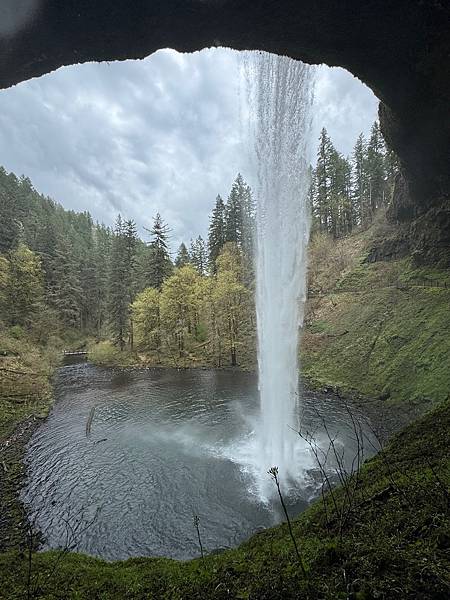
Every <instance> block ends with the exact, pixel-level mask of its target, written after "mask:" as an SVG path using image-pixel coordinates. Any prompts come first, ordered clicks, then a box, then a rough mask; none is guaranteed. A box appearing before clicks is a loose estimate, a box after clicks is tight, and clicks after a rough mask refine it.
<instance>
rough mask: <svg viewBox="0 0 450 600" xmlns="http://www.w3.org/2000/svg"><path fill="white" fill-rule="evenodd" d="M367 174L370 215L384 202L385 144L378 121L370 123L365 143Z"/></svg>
mask: <svg viewBox="0 0 450 600" xmlns="http://www.w3.org/2000/svg"><path fill="white" fill-rule="evenodd" d="M367 174H368V180H369V206H370V214H371V216H372V215H373V213H374V212H375V211H376V209H377V208H379V207H380V206H383V205H384V203H385V180H386V174H385V146H384V140H383V137H382V135H381V131H380V126H379V125H378V122H377V121H375V123H374V124H373V125H372V129H371V133H370V139H369V143H368V144H367Z"/></svg>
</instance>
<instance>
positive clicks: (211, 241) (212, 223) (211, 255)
mask: <svg viewBox="0 0 450 600" xmlns="http://www.w3.org/2000/svg"><path fill="white" fill-rule="evenodd" d="M224 244H225V205H224V203H223V200H222V198H221V196H220V195H218V196H217V198H216V205H215V206H214V209H213V211H212V213H211V216H210V220H209V232H208V265H209V269H210V271H211V273H213V274H215V273H216V270H217V267H216V260H217V257H218V256H219V254H220V252H221V251H222V248H223V245H224Z"/></svg>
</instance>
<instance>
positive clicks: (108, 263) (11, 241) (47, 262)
mask: <svg viewBox="0 0 450 600" xmlns="http://www.w3.org/2000/svg"><path fill="white" fill-rule="evenodd" d="M253 227H254V205H253V198H252V194H251V191H250V188H249V186H248V185H247V184H246V183H245V182H244V180H243V178H242V176H241V175H238V176H237V178H236V180H235V182H234V183H233V186H232V188H231V191H230V194H229V197H228V199H227V201H226V202H224V201H223V200H222V199H221V197H220V196H218V197H217V199H216V202H215V206H214V209H213V211H212V214H211V218H210V228H209V236H208V242H207V243H205V242H204V241H203V239H202V238H201V237H200V236H199V237H198V238H197V239H195V240H191V243H190V247H189V250H188V248H187V247H186V245H185V244H182V245H181V246H180V248H179V249H178V253H177V256H176V259H175V261H172V259H171V253H170V235H169V231H170V230H169V228H168V226H167V225H166V224H165V223H164V222H163V220H162V218H161V216H160V215H159V214H157V215H156V216H155V218H154V220H153V227H152V228H151V229H150V230H149V231H148V237H149V239H148V241H147V242H144V241H142V240H141V239H139V237H138V235H137V227H136V223H135V222H134V221H133V220H130V219H123V218H122V217H121V216H120V215H119V216H118V217H117V220H116V223H115V226H114V228H110V227H106V226H105V225H102V224H98V223H94V221H93V220H92V217H91V216H90V214H89V213H87V212H85V213H76V212H74V211H68V210H65V209H63V208H62V206H61V205H59V204H58V203H56V202H55V201H53V200H52V199H51V198H48V197H45V196H43V195H41V194H39V193H38V192H37V191H36V190H35V189H34V188H33V185H32V183H31V181H30V180H29V179H28V178H26V177H20V178H18V177H16V176H15V175H14V174H13V173H7V172H6V171H5V170H4V169H3V168H0V325H1V324H3V326H6V327H9V328H15V330H16V331H17V333H19V331H20V329H23V330H27V331H28V332H29V333H30V334H32V336H33V337H34V338H35V339H36V341H38V342H39V343H43V344H45V343H47V342H48V340H49V338H51V337H52V336H60V337H62V336H63V334H64V331H66V330H67V329H76V330H79V331H80V332H83V333H85V334H86V335H93V336H96V337H97V338H98V339H102V338H109V339H111V340H113V341H114V343H115V344H117V346H118V347H120V348H121V349H123V348H125V347H126V346H131V347H132V346H133V345H134V338H135V337H136V340H137V341H138V342H139V345H140V347H141V348H145V349H146V350H149V349H150V348H154V350H155V352H158V353H160V352H161V350H162V346H161V348H160V347H159V346H158V345H156V346H155V344H154V340H155V331H154V327H152V329H151V332H149V330H148V325H149V323H148V322H146V323H145V325H144V324H143V304H142V299H143V297H144V296H142V293H143V292H144V290H146V294H145V297H147V298H148V299H149V298H151V290H154V291H155V293H156V294H157V297H158V299H159V300H158V302H159V301H160V302H161V310H160V309H159V308H158V311H159V310H160V317H158V319H159V321H158V323H159V325H158V327H159V328H160V330H159V333H158V335H157V336H156V337H157V338H158V336H159V339H160V340H161V345H164V348H165V352H171V353H172V352H175V354H176V355H177V356H178V355H181V354H182V352H185V351H186V349H187V347H188V346H189V343H188V340H189V339H190V338H192V340H193V341H192V343H194V342H195V343H201V344H204V342H205V341H207V340H206V338H207V337H208V335H209V333H208V334H205V331H206V329H207V324H206V322H204V321H205V320H204V319H203V322H202V323H201V322H200V316H199V315H200V313H202V318H203V316H204V315H206V309H205V307H203V309H202V310H200V305H199V304H197V305H196V309H195V310H197V312H198V314H197V316H194V312H193V311H194V308H195V307H194V299H193V298H194V297H193V295H192V294H191V291H192V290H188V289H187V287H186V283H187V282H191V283H192V285H193V286H194V287H195V290H196V291H195V294H194V295H195V299H196V300H197V299H199V298H201V296H202V293H200V287H201V286H200V287H199V284H198V282H199V281H203V280H205V281H206V280H208V282H209V283H211V282H212V281H213V280H214V281H215V282H217V290H216V292H214V293H213V292H212V290H211V289H210V287H208V294H212V295H213V297H214V302H215V303H216V305H217V306H218V305H219V304H220V303H221V302H222V303H223V306H225V305H226V306H227V310H228V313H227V314H228V317H227V318H226V319H225V317H223V315H222V316H221V315H219V314H218V313H217V311H216V313H215V314H214V320H215V321H214V326H213V330H214V336H215V340H213V336H210V337H211V344H213V343H216V345H217V352H216V354H217V356H216V357H215V358H214V362H216V363H217V364H221V362H222V360H223V359H222V356H223V355H224V353H225V347H226V348H227V350H226V352H227V354H228V357H229V359H228V360H229V361H230V362H236V360H237V359H236V352H237V350H236V348H237V347H239V344H241V342H240V340H239V334H238V333H237V331H236V330H237V329H241V330H242V329H243V325H242V323H243V322H244V321H245V320H246V319H247V316H245V315H243V313H241V314H239V315H238V313H237V311H238V310H239V311H241V310H242V309H243V308H242V307H243V302H242V299H241V297H240V296H241V295H242V294H243V293H244V291H245V290H247V289H248V285H249V282H251V280H252V274H251V260H250V256H251V253H252V239H253V234H252V231H253ZM221 254H223V255H224V258H223V259H222V261H220V260H219V256H220V255H221ZM219 265H222V266H221V272H220V273H219ZM227 286H229V291H230V297H226V294H225V288H226V287H227ZM241 286H242V287H241ZM205 289H206V286H205ZM169 290H171V291H170V292H169ZM174 293H175V296H176V302H175V300H174V299H173V297H174ZM183 294H185V297H183ZM244 295H245V294H244ZM238 296H239V298H238ZM169 297H172V300H170V298H169ZM135 300H136V302H137V304H136V306H134V307H133V306H132V305H133V303H134V302H135ZM165 300H167V301H166V302H165ZM171 302H175V304H176V305H177V306H179V311H180V312H179V313H176V311H175V310H174V308H173V307H171V304H170V303H171ZM175 304H174V306H175ZM149 310H151V308H150V305H149ZM224 310H225V309H224ZM245 312H246V315H248V314H250V313H251V310H250V309H249V307H248V306H247V307H246V309H245ZM133 314H135V318H134V320H135V321H136V325H134V324H133ZM211 318H212V317H211ZM171 319H172V321H171ZM221 323H222V325H221ZM146 327H147V329H146ZM185 329H186V336H184V330H185ZM222 330H223V331H222ZM225 330H226V331H225ZM220 336H221V337H223V338H224V339H226V340H228V341H227V342H225V341H223V340H222V339H221V340H220V342H218V341H217V339H218V337H220ZM150 338H151V340H153V341H151V342H150ZM184 338H186V339H184ZM208 339H209V338H208ZM241 345H242V344H241ZM182 349H183V350H182ZM177 353H178V354H177ZM211 360H213V358H211Z"/></svg>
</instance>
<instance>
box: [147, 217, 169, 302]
mask: <svg viewBox="0 0 450 600" xmlns="http://www.w3.org/2000/svg"><path fill="white" fill-rule="evenodd" d="M169 231H170V230H169V228H168V226H167V225H166V224H165V223H164V221H163V220H162V218H161V215H160V214H159V213H157V214H156V217H154V219H153V227H152V229H151V230H150V233H151V234H152V241H151V242H150V256H149V271H148V283H149V286H150V287H155V288H156V289H158V290H160V289H161V286H162V284H163V282H164V279H166V277H168V276H169V275H170V273H171V271H172V262H171V260H170V256H169V246H168V235H169Z"/></svg>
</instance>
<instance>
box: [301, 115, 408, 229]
mask: <svg viewBox="0 0 450 600" xmlns="http://www.w3.org/2000/svg"><path fill="white" fill-rule="evenodd" d="M396 173H398V163H397V160H396V158H395V155H394V154H393V153H392V151H388V150H387V148H386V146H385V143H384V140H383V138H382V135H381V131H380V127H379V125H378V123H377V122H375V123H374V124H373V126H372V130H371V135H370V140H369V142H368V143H366V141H365V139H364V136H363V135H362V134H361V135H360V136H359V137H358V139H357V141H356V144H355V147H354V150H353V154H352V157H351V159H346V158H344V157H343V156H342V155H341V154H340V153H339V152H338V151H337V150H336V149H335V147H334V146H333V143H332V141H331V139H330V137H329V136H328V133H327V131H326V129H325V128H323V129H322V132H321V134H320V137H319V149H318V154H317V165H316V168H315V169H314V170H313V172H312V184H311V190H310V202H311V205H312V210H313V216H314V226H315V228H317V229H318V230H320V231H326V232H328V233H331V234H332V235H333V237H334V238H339V237H342V236H345V235H347V234H349V233H350V232H351V231H352V230H353V229H354V228H355V227H357V226H363V227H367V226H368V225H369V224H370V223H371V221H372V219H373V216H374V214H375V212H376V211H377V210H378V209H379V208H380V207H382V206H386V205H387V204H388V203H389V201H390V198H391V195H392V189H393V182H394V179H395V175H396Z"/></svg>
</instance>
